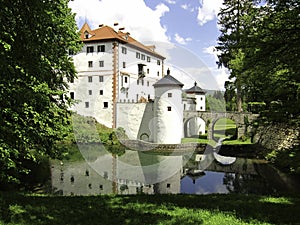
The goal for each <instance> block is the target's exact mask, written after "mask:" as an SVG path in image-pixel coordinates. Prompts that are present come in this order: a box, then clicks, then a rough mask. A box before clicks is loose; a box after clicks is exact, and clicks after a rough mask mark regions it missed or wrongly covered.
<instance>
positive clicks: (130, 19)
mask: <svg viewBox="0 0 300 225" xmlns="http://www.w3.org/2000/svg"><path fill="white" fill-rule="evenodd" d="M221 4H222V0H127V1H122V0H73V1H71V2H70V4H69V5H70V7H71V8H72V11H73V12H74V13H76V21H77V24H78V27H79V28H80V27H81V26H82V24H83V23H84V21H87V22H88V23H89V25H90V26H91V28H92V29H94V28H97V27H98V25H99V24H105V25H109V26H112V27H113V24H114V23H115V22H118V23H119V27H125V31H128V32H130V34H131V36H132V37H133V38H135V39H136V40H138V41H141V42H143V43H148V42H152V43H154V44H155V45H156V46H157V49H156V50H157V51H158V52H159V53H162V54H163V55H164V56H166V57H167V59H166V65H167V66H168V64H169V66H170V67H171V68H173V70H175V69H174V68H177V72H174V73H173V75H174V76H175V77H176V78H179V80H181V81H183V82H185V81H186V82H189V81H190V83H189V84H187V86H186V88H188V85H190V84H191V83H193V82H194V80H195V81H197V82H198V84H200V86H201V87H202V88H205V89H217V90H220V89H222V90H223V89H224V87H223V86H224V81H225V80H227V77H228V73H227V71H226V70H225V69H218V68H217V65H216V61H217V58H216V52H215V51H213V50H214V48H213V47H214V46H215V45H216V41H217V38H218V36H219V35H220V33H219V30H218V27H217V17H216V15H217V13H218V12H219V9H220V7H221ZM116 29H117V27H116Z"/></svg>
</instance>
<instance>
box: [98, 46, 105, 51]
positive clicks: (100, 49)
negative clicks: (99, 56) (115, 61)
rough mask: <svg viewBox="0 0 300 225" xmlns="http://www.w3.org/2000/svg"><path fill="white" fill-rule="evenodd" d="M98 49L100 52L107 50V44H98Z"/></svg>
mask: <svg viewBox="0 0 300 225" xmlns="http://www.w3.org/2000/svg"><path fill="white" fill-rule="evenodd" d="M97 51H98V52H105V45H98V46H97Z"/></svg>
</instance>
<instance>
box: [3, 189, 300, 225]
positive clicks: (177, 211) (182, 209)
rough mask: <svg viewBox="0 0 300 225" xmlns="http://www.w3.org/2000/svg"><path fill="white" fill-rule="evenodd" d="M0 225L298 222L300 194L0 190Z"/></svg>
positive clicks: (299, 216)
mask: <svg viewBox="0 0 300 225" xmlns="http://www.w3.org/2000/svg"><path fill="white" fill-rule="evenodd" d="M0 209H1V211H0V224H3V225H13V224H22V225H27V224H28V225H29V224H35V225H39V224H56V225H60V224H63V225H67V224H81V225H84V224H89V225H93V224H97V225H99V224H130V225H135V224H136V225H137V224H138V225H140V224H161V225H163V224H166V225H168V224H170V225H171V224H181V225H186V224H197V225H198V224H218V225H222V224H224V225H225V224H226V225H227V224H231V225H234V224H297V223H298V224H299V221H300V215H299V211H300V196H294V197H284V196H279V197H275V196H257V195H247V196H246V195H237V194H230V195H220V194H219V195H217V194H213V195H182V194H181V195H131V196H119V195H116V196H114V195H102V196H85V197H83V196H73V197H58V196H34V195H23V194H7V193H2V194H0Z"/></svg>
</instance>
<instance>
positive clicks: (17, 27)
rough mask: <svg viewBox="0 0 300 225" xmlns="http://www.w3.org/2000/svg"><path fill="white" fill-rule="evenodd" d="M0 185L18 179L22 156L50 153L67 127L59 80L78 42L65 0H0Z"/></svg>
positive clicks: (69, 75)
mask: <svg viewBox="0 0 300 225" xmlns="http://www.w3.org/2000/svg"><path fill="white" fill-rule="evenodd" d="M0 30H1V33H0V61H1V64H0V71H1V76H0V93H1V94H0V105H1V108H0V116H1V119H0V155H1V157H0V168H1V170H0V184H4V183H7V182H8V183H11V182H18V180H19V178H20V176H21V175H22V174H26V173H27V172H28V170H29V168H27V167H26V164H27V162H28V161H37V158H38V157H39V156H42V155H49V156H51V157H56V156H57V155H59V152H58V151H57V149H56V148H55V143H56V142H57V141H60V140H62V139H63V137H64V135H65V134H66V133H67V132H68V131H69V130H68V129H69V126H68V124H69V123H70V116H69V113H68V111H67V109H68V107H69V104H70V100H69V99H68V97H67V96H66V89H67V85H66V83H65V81H67V80H71V79H73V78H74V77H75V76H76V74H75V68H74V65H73V62H72V60H71V58H70V57H69V56H68V54H67V51H68V49H72V50H73V51H74V52H76V51H77V50H79V48H80V47H81V45H80V43H79V36H78V34H77V32H76V24H75V20H74V15H73V14H72V13H71V10H70V9H69V8H68V1H67V0H60V1H55V2H54V1H50V0H32V1H21V0H16V1H8V0H3V1H1V9H0Z"/></svg>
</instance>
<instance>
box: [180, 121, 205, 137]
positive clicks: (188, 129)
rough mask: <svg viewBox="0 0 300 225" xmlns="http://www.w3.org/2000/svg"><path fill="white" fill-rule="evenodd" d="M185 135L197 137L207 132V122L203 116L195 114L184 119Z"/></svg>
mask: <svg viewBox="0 0 300 225" xmlns="http://www.w3.org/2000/svg"><path fill="white" fill-rule="evenodd" d="M183 126H184V128H183V131H184V137H195V138H198V137H199V135H204V134H205V133H206V122H205V120H204V119H202V118H201V117H197V116H193V117H190V118H188V119H186V120H185V121H184V124H183Z"/></svg>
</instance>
